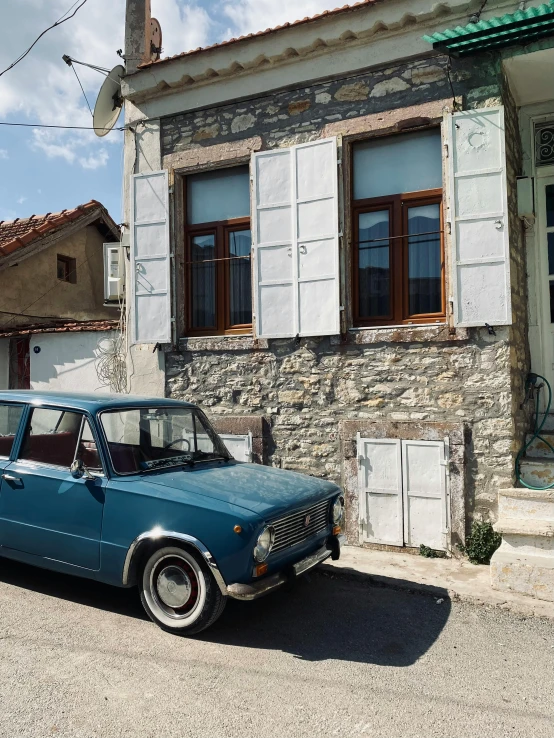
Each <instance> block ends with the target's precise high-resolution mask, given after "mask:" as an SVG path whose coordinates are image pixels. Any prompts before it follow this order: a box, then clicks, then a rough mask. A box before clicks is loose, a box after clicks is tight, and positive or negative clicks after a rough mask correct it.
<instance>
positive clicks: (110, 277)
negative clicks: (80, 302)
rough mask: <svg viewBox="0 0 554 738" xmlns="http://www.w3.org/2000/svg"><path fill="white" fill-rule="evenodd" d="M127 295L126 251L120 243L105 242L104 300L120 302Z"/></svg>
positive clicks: (114, 302) (112, 302)
mask: <svg viewBox="0 0 554 738" xmlns="http://www.w3.org/2000/svg"><path fill="white" fill-rule="evenodd" d="M124 297H125V253H124V250H123V248H122V246H121V244H120V243H105V244H104V302H106V303H111V304H116V303H117V304H119V303H120V302H121V301H122V300H123V299H124Z"/></svg>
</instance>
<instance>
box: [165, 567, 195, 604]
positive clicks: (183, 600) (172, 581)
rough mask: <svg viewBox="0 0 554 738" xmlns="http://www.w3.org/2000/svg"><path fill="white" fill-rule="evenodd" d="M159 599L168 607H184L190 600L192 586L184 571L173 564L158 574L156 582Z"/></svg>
mask: <svg viewBox="0 0 554 738" xmlns="http://www.w3.org/2000/svg"><path fill="white" fill-rule="evenodd" d="M156 589H157V590H158V597H159V598H160V600H161V601H162V602H163V603H164V605H167V606H168V607H172V608H175V609H178V608H180V607H184V606H185V605H186V604H187V602H188V601H189V599H190V596H191V593H192V585H191V581H190V579H189V577H188V576H187V574H186V572H185V571H184V569H182V568H181V567H180V566H176V565H174V564H171V565H170V566H166V567H165V568H164V569H162V570H161V571H160V573H159V574H158V579H157V581H156Z"/></svg>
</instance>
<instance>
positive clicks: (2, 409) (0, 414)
mask: <svg viewBox="0 0 554 738" xmlns="http://www.w3.org/2000/svg"><path fill="white" fill-rule="evenodd" d="M22 415H23V407H22V406H21V405H0V456H4V457H6V458H9V456H10V454H11V452H12V446H13V443H14V441H15V436H16V434H17V429H18V428H19V423H20V421H21V416H22Z"/></svg>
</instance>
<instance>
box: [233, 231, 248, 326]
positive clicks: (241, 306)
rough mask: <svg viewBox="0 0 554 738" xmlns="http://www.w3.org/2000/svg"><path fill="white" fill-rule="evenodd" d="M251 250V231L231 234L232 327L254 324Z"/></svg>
mask: <svg viewBox="0 0 554 738" xmlns="http://www.w3.org/2000/svg"><path fill="white" fill-rule="evenodd" d="M251 249H252V235H251V233H250V231H249V230H248V231H232V232H231V233H229V256H230V257H231V259H230V261H229V264H230V298H231V316H230V317H231V320H230V323H231V325H245V324H249V323H251V322H252V273H251V259H250V254H251ZM237 257H248V258H242V259H241V258H237Z"/></svg>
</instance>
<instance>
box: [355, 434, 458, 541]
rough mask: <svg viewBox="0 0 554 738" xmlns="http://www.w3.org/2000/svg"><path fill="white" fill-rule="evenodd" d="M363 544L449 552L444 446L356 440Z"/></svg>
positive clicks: (417, 442) (421, 442)
mask: <svg viewBox="0 0 554 738" xmlns="http://www.w3.org/2000/svg"><path fill="white" fill-rule="evenodd" d="M358 469H359V495H360V532H361V539H362V542H364V543H365V542H367V543H381V544H387V545H390V546H411V547H418V546H420V545H421V544H423V545H425V546H429V548H433V549H436V550H438V551H446V550H447V533H448V496H447V462H446V444H445V442H444V441H401V440H396V439H388V438H387V439H384V438H379V439H375V438H361V437H360V436H359V435H358Z"/></svg>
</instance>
